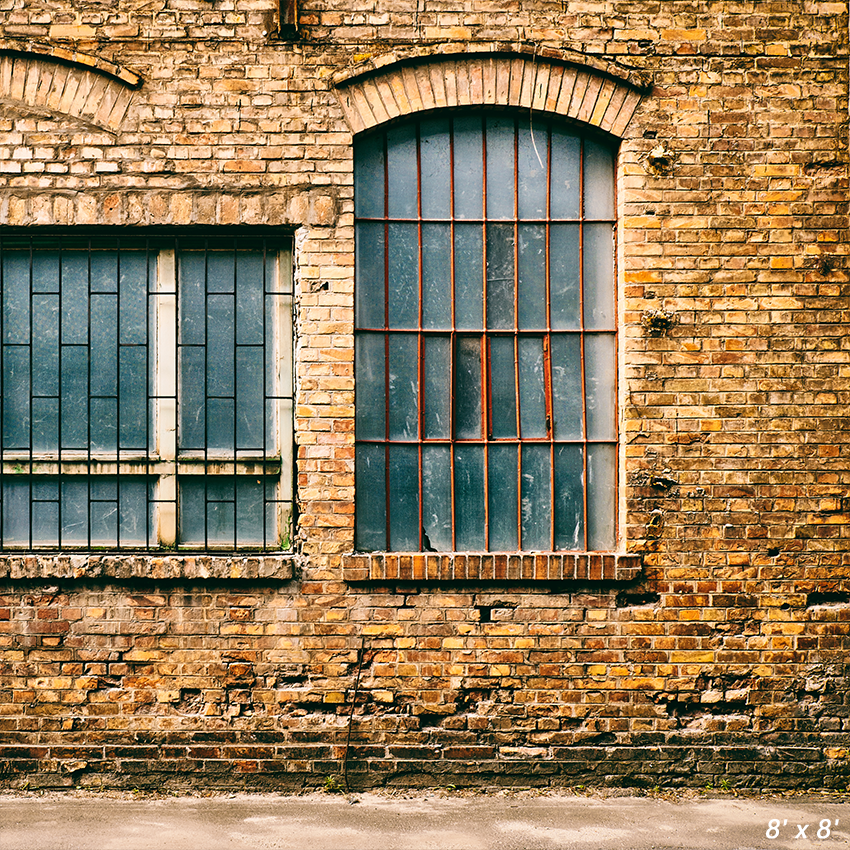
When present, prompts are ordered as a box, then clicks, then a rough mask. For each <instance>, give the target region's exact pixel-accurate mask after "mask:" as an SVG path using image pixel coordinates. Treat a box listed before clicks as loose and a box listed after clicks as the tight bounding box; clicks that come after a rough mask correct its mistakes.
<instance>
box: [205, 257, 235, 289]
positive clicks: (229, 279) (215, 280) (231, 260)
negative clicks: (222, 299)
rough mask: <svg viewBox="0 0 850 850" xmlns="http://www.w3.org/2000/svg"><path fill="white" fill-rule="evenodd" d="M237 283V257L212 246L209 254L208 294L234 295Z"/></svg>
mask: <svg viewBox="0 0 850 850" xmlns="http://www.w3.org/2000/svg"><path fill="white" fill-rule="evenodd" d="M235 282H236V255H235V254H234V252H233V251H218V250H215V246H211V247H210V250H209V251H208V252H207V292H214V293H215V294H216V295H232V294H233V290H234V285H235Z"/></svg>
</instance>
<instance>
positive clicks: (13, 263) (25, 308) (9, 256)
mask: <svg viewBox="0 0 850 850" xmlns="http://www.w3.org/2000/svg"><path fill="white" fill-rule="evenodd" d="M29 341H30V255H29V253H28V252H24V251H7V252H4V254H3V342H7V343H14V344H16V345H24V344H26V343H28V342H29Z"/></svg>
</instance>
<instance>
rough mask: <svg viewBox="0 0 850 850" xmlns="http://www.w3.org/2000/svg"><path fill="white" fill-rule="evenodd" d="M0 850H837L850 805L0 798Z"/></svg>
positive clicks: (849, 825) (377, 797) (785, 800)
mask: <svg viewBox="0 0 850 850" xmlns="http://www.w3.org/2000/svg"><path fill="white" fill-rule="evenodd" d="M0 848H2V850H225V848H228V850H232V848H243V850H253V849H254V848H275V850H289V848H293V850H295V848H297V850H308V849H309V850H426V848H427V850H432V849H433V850H537V848H540V850H550V848H551V850H557V848H570V850H573V848H575V850H648V848H655V850H662V848H664V850H666V849H667V848H687V850H756V848H758V850H762V848H764V850H768V848H770V850H775V848H793V850H808V848H822V850H837V848H850V796H847V795H843V796H838V795H833V796H823V797H820V796H812V797H800V796H794V797H770V798H744V797H734V796H732V795H723V796H722V797H714V798H712V797H709V796H698V795H688V796H683V797H678V798H676V799H659V798H655V797H626V796H586V797H585V796H574V795H557V794H549V793H544V794H539V793H533V792H514V793H510V792H494V793H491V794H484V793H476V794H474V795H469V796H460V795H453V794H445V793H441V792H428V791H415V792H413V791H412V792H409V793H395V794H357V795H353V796H351V797H345V796H342V795H327V794H309V795H304V796H279V795H273V794H237V795H231V796H218V797H170V798H157V799H133V798H132V797H131V795H114V794H113V795H109V794H86V793H72V794H42V795H38V794H27V795H12V794H6V795H0Z"/></svg>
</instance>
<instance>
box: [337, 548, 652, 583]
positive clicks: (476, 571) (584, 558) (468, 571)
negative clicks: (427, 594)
mask: <svg viewBox="0 0 850 850" xmlns="http://www.w3.org/2000/svg"><path fill="white" fill-rule="evenodd" d="M640 571H641V557H640V555H627V554H625V553H613V552H612V553H597V552H539V553H531V554H501V553H493V552H482V553H471V552H446V553H433V554H432V553H429V552H392V553H388V552H380V553H374V552H373V553H369V554H357V555H344V556H343V559H342V577H343V579H344V580H345V581H347V582H363V581H632V580H633V579H636V578H637V577H638V576H639V575H640Z"/></svg>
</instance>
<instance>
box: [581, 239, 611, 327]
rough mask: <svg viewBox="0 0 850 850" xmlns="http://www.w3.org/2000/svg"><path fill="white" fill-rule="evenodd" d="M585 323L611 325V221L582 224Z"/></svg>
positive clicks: (587, 325)
mask: <svg viewBox="0 0 850 850" xmlns="http://www.w3.org/2000/svg"><path fill="white" fill-rule="evenodd" d="M583 265H584V326H585V327H586V328H606V329H607V328H613V327H614V323H615V316H614V229H613V227H612V226H611V225H610V224H586V225H585V226H584V264H583Z"/></svg>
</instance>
